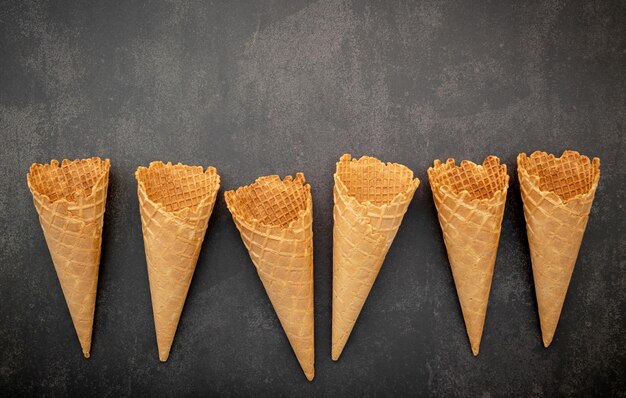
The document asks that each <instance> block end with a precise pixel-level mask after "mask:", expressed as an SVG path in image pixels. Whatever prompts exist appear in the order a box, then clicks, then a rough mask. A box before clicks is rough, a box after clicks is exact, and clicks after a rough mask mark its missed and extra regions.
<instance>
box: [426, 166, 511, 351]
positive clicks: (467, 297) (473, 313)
mask: <svg viewBox="0 0 626 398" xmlns="http://www.w3.org/2000/svg"><path fill="white" fill-rule="evenodd" d="M428 178H429V181H430V187H431V189H432V192H433V199H434V202H435V206H436V208H437V214H438V216H439V224H440V225H441V230H442V232H443V239H444V242H445V245H446V250H447V252H448V260H449V261H450V267H451V269H452V276H453V277H454V284H455V286H456V291H457V295H458V296H459V302H460V304H461V311H462V312H463V319H464V320H465V328H466V330H467V335H468V337H469V341H470V345H471V348H472V353H473V354H474V355H478V352H479V349H480V341H481V338H482V334H483V326H484V324H485V316H486V314H487V304H488V302H489V291H490V290H491V280H492V278H493V269H494V266H495V263H496V254H497V252H498V242H499V240H500V229H501V226H502V215H503V213H504V205H505V201H506V193H507V189H508V185H509V176H508V174H507V172H506V165H501V164H500V159H498V158H497V157H496V156H488V157H487V158H486V159H485V160H484V162H483V164H482V165H481V166H479V165H476V164H474V163H473V162H470V161H467V160H464V161H462V162H461V164H460V165H459V166H456V164H455V161H454V159H448V160H447V161H446V162H445V163H442V162H440V161H439V160H435V163H434V166H433V167H430V168H429V169H428Z"/></svg>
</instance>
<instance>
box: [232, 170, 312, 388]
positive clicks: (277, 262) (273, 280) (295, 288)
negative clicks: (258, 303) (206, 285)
mask: <svg viewBox="0 0 626 398" xmlns="http://www.w3.org/2000/svg"><path fill="white" fill-rule="evenodd" d="M225 197H226V204H227V205H228V209H229V210H230V212H231V214H232V216H233V220H234V222H235V225H236V226H237V229H238V230H239V232H240V233H241V239H242V240H243V243H244V245H245V246H246V248H247V249H248V252H249V253H250V258H251V259H252V262H253V263H254V265H255V267H256V270H257V272H258V274H259V277H260V279H261V281H262V282H263V286H264V287H265V290H266V292H267V295H268V296H269V298H270V301H271V302H272V305H273V307H274V310H275V311H276V314H277V315H278V319H279V320H280V323H281V325H282V327H283V329H284V331H285V334H286V335H287V338H288V339H289V342H290V344H291V347H292V348H293V351H294V353H295V354H296V357H297V358H298V362H299V363H300V366H301V367H302V370H303V371H304V374H305V375H306V377H307V379H308V380H313V377H314V375H315V367H314V363H315V347H314V333H313V332H314V331H313V230H312V221H313V202H312V199H311V187H310V185H308V184H305V179H304V175H303V174H302V173H298V174H296V178H295V179H294V178H292V177H291V176H288V177H285V179H284V180H282V181H281V179H280V178H279V177H278V176H275V175H274V176H266V177H260V178H258V179H257V180H256V182H255V183H254V184H252V185H248V186H245V187H240V188H239V189H237V190H236V191H228V192H226V193H225Z"/></svg>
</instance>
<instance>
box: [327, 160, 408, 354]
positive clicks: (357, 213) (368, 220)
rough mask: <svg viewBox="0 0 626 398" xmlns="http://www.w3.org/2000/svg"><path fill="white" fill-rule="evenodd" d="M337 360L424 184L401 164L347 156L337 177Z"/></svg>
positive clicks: (334, 336)
mask: <svg viewBox="0 0 626 398" xmlns="http://www.w3.org/2000/svg"><path fill="white" fill-rule="evenodd" d="M334 179H335V189H334V200H335V206H334V220H335V223H334V228H333V325H332V353H331V354H332V359H333V360H334V361H336V360H338V359H339V356H340V355H341V352H342V351H343V349H344V347H345V345H346V342H347V341H348V338H349V337H350V333H351V332H352V329H353V327H354V324H355V323H356V320H357V318H358V316H359V314H360V313H361V309H362V308H363V305H364V304H365V300H366V299H367V296H368V295H369V292H370V290H371V288H372V286H373V284H374V281H375V280H376V277H377V276H378V271H380V268H381V266H382V264H383V261H384V260H385V256H386V255H387V251H389V247H390V246H391V243H392V242H393V239H394V238H395V236H396V232H398V228H399V227H400V224H401V223H402V219H403V217H404V213H406V210H407V208H408V206H409V203H410V202H411V199H412V198H413V194H414V193H415V190H416V189H417V187H418V185H419V180H418V179H417V178H415V179H414V178H413V172H412V171H411V170H409V169H408V168H407V167H405V166H403V165H401V164H397V163H383V162H381V161H380V160H378V159H376V158H373V157H369V156H363V157H361V159H359V160H356V159H354V160H353V159H352V156H351V155H349V154H346V155H343V156H342V157H341V159H340V160H339V162H338V163H337V172H336V173H335V175H334Z"/></svg>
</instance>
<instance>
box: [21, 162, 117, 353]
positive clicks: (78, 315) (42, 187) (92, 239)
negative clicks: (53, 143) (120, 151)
mask: <svg viewBox="0 0 626 398" xmlns="http://www.w3.org/2000/svg"><path fill="white" fill-rule="evenodd" d="M109 168H110V162H109V159H105V160H101V159H100V158H97V157H94V158H90V159H80V160H78V159H77V160H74V161H69V160H67V159H64V160H63V162H62V163H61V166H60V167H59V162H58V161H57V160H52V161H51V162H50V164H43V165H42V164H37V163H36V164H33V165H32V166H31V167H30V171H29V173H28V175H27V177H26V179H27V182H28V187H29V188H30V191H31V193H32V194H33V201H34V203H35V208H36V209H37V213H39V222H40V223H41V228H42V229H43V233H44V236H45V238H46V242H47V244H48V249H49V250H50V255H51V257H52V262H53V263H54V268H55V269H56V272H57V276H58V277H59V282H60V283H61V288H62V289H63V295H64V296H65V301H66V302H67V306H68V308H69V310H70V315H71V316H72V322H73V323H74V328H75V329H76V334H77V335H78V340H79V341H80V345H81V347H82V350H83V355H84V356H85V358H89V355H90V351H91V334H92V330H93V317H94V309H95V305H96V290H97V287H98V268H99V265H100V248H101V245H102V224H103V216H104V210H105V207H106V198H107V189H108V185H109Z"/></svg>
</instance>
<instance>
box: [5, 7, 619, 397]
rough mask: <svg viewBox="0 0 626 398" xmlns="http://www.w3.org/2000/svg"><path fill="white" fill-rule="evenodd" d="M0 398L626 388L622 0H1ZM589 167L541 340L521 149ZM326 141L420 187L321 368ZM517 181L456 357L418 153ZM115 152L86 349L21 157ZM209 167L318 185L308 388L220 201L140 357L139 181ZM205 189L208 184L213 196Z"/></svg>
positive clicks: (454, 327) (231, 184) (458, 320)
mask: <svg viewBox="0 0 626 398" xmlns="http://www.w3.org/2000/svg"><path fill="white" fill-rule="evenodd" d="M0 39H1V42H0V134H1V137H2V140H1V142H2V145H1V148H0V155H1V159H2V166H1V167H0V224H1V225H2V232H1V233H0V395H4V396H13V395H21V394H24V395H26V394H28V395H30V394H37V395H77V396H91V395H102V396H124V395H139V396H143V395H151V396H192V395H200V394H203V395H207V394H208V395H217V394H220V395H254V396H265V395H270V396H310V395H320V396H330V395H335V396H351V395H354V396H361V395H382V396H404V395H409V396H421V395H438V396H474V397H476V396H480V397H498V396H555V395H566V396H568V395H599V396H626V380H625V376H624V369H626V348H625V347H626V325H625V323H626V316H625V315H624V311H625V310H626V293H625V292H626V273H625V271H626V270H625V268H626V238H625V233H626V231H625V215H624V213H625V212H624V204H623V203H624V200H625V189H624V186H623V185H622V184H623V183H624V181H625V179H626V173H625V171H624V168H623V167H624V165H623V163H624V150H625V149H626V148H625V139H624V130H625V129H626V96H625V93H626V3H624V2H623V1H619V0H616V1H604V0H599V1H591V2H580V3H577V2H568V1H562V0H560V1H552V0H549V1H537V2H500V1H491V2H482V1H481V2H478V1H471V2H470V1H461V0H450V1H424V2H420V3H416V4H413V3H405V2H391V1H389V2H370V1H366V2H363V1H353V2H350V1H343V0H322V1H318V2H309V1H291V0H280V1H269V2H261V1H259V2H257V1H248V2H219V1H214V2H205V1H183V0H177V1H150V2H138V1H132V2H130V1H99V2H80V1H76V2H73V3H69V2H65V1H30V0H15V1H2V2H1V3H0ZM537 149H542V150H547V151H551V152H558V153H560V152H561V151H562V150H564V149H577V150H579V151H581V152H583V153H585V154H587V155H591V156H599V157H600V158H601V159H602V177H601V181H600V186H599V189H598V192H597V195H596V202H595V204H594V207H593V210H592V214H591V219H590V222H589V226H588V228H587V233H586V235H585V239H584V242H583V245H582V248H581V251H580V255H579V258H578V263H577V265H576V269H575V271H574V276H573V279H572V282H571V285H570V290H569V293H568V297H567V300H566V302H565V308H564V310H563V313H562V316H561V322H560V325H559V327H558V330H557V335H556V338H555V341H554V343H553V345H552V346H551V347H550V348H549V349H544V348H543V347H542V345H541V338H540V331H539V325H538V316H537V310H536V301H535V298H534V291H533V284H532V275H531V268H530V258H529V253H528V245H527V241H526V232H525V229H524V220H523V214H522V208H521V203H520V202H521V199H520V196H519V188H518V185H517V177H516V176H515V166H514V162H515V157H516V155H517V153H518V152H521V151H526V152H531V151H533V150H537ZM344 152H350V153H352V154H353V155H355V156H360V155H362V154H369V155H374V156H378V157H380V158H382V159H384V160H388V161H395V162H401V163H404V164H406V165H408V166H409V167H410V168H412V169H413V170H414V171H415V172H416V174H417V176H418V177H419V178H420V179H421V180H422V185H421V186H420V188H419V189H418V191H417V193H416V195H415V199H414V201H413V203H412V205H411V207H410V208H409V211H408V213H407V215H406V217H405V220H404V223H403V225H402V228H401V230H400V232H399V234H398V236H397V238H396V240H395V243H394V245H393V246H392V248H391V251H390V252H389V255H388V257H387V260H386V262H385V264H384V266H383V268H382V271H381V273H380V275H379V278H378V281H377V282H376V284H375V286H374V289H373V291H372V293H371V295H370V297H369V300H368V301H367V303H366V305H365V308H364V309H363V312H362V314H361V317H360V319H359V320H358V323H357V325H356V328H355V330H354V332H353V334H352V336H351V338H350V341H349V342H348V345H347V347H346V349H345V351H344V354H343V356H342V357H341V359H340V361H339V362H338V363H333V362H332V361H331V360H330V309H331V307H330V304H331V303H330V299H331V280H332V275H331V259H332V173H333V171H334V164H335V162H336V161H337V160H338V158H339V156H340V155H341V154H342V153H344ZM488 154H496V155H499V156H500V157H501V159H502V160H503V161H504V162H506V163H507V164H508V165H509V170H510V173H511V175H512V179H511V185H512V188H511V189H510V191H509V198H508V201H507V207H506V211H505V215H504V224H503V232H502V239H501V243H500V250H499V255H498V260H497V263H496V269H495V275H494V280H493V288H492V293H491V299H490V304H489V309H488V314H487V320H486V325H485V330H484V336H483V342H482V346H481V353H480V356H479V357H478V358H473V357H472V355H471V352H470V348H469V344H468V341H467V336H466V334H465V330H464V325H463V319H462V316H461V312H460V308H459V304H458V301H457V297H456V293H455V290H454V284H453V281H452V277H451V273H450V270H449V266H448V262H447V258H446V254H445V249H444V245H443V241H442V237H441V232H440V229H439V225H438V223H437V218H436V214H435V209H434V205H433V202H432V198H431V194H430V187H429V185H428V183H427V181H426V169H427V167H428V166H429V165H431V164H432V161H433V160H434V159H436V158H440V159H445V158H447V157H455V158H457V159H471V160H475V161H481V160H482V159H483V158H484V157H485V156H486V155H488ZM94 155H99V156H103V157H109V158H110V159H111V161H112V168H111V185H110V194H109V201H108V205H107V212H106V215H105V231H104V242H103V248H102V250H103V255H102V263H101V273H100V285H99V291H98V302H97V307H96V318H95V328H94V340H93V348H92V358H91V359H89V360H85V359H83V358H82V355H81V352H80V348H79V344H78V341H77V339H76V336H75V333H74V330H73V327H72V324H71V321H70V317H69V314H68V311H67V309H66V305H65V302H64V299H63V295H62V293H61V289H60V286H59V283H58V280H57V277H56V275H55V272H54V268H53V266H52V263H51V260H50V256H49V254H48V251H47V248H46V245H45V241H44V238H43V234H42V232H41V228H40V226H39V224H38V221H37V216H36V213H35V210H34V207H33V205H32V200H31V196H30V193H29V191H28V188H27V186H26V172H27V170H28V167H29V165H30V164H31V163H32V162H46V161H48V160H50V159H52V158H59V159H61V158H64V157H67V158H76V157H85V156H94ZM151 160H165V161H167V160H172V161H180V162H184V163H188V164H202V165H214V166H216V167H217V168H218V170H219V173H220V174H221V176H222V187H223V190H226V189H232V188H235V187H237V186H240V185H243V184H247V183H250V182H251V181H253V180H254V178H255V177H257V176H260V175H265V174H274V173H276V174H280V175H285V174H292V173H295V172H296V171H304V172H305V174H306V176H307V178H308V180H309V181H310V183H311V185H312V187H313V195H314V196H313V197H314V214H315V221H314V232H315V304H316V307H315V320H316V327H315V331H316V343H317V344H316V355H317V373H316V378H315V380H314V382H312V383H308V382H307V381H306V380H305V378H304V376H303V374H302V372H301V370H300V368H299V366H298V364H297V362H296V359H295V357H294V355H293V353H292V351H291V348H290V346H289V344H288V342H287V339H286V337H285V335H284V333H283V331H282V329H281V328H280V325H279V323H278V320H277V318H276V316H275V314H274V312H273V310H272V307H271V305H270V303H269V300H268V299H267V296H266V294H265V292H264V290H263V287H262V285H261V283H260V282H259V279H258V277H257V275H256V273H255V270H254V268H253V265H252V263H251V262H250V260H249V257H248V255H247V252H246V250H245V248H244V246H243V244H242V242H241V239H240V238H239V236H238V233H237V230H236V229H235V226H234V224H233V222H232V220H231V217H230V214H229V213H228V211H227V209H226V206H225V204H224V200H223V196H222V195H220V197H219V200H218V203H217V205H216V209H215V212H214V214H213V217H212V219H211V223H210V226H209V229H208V232H207V237H206V240H205V243H204V247H203V250H202V253H201V256H200V260H199V263H198V268H197V271H196V275H195V278H194V281H193V283H192V286H191V290H190V292H189V297H188V299H187V305H186V307H185V310H184V313H183V317H182V320H181V323H180V327H179V329H178V334H177V336H176V340H175V342H174V346H173V349H172V353H171V356H170V359H169V361H168V362H167V363H164V364H162V363H159V362H158V358H157V350H156V341H155V336H154V326H153V321H152V310H151V306H150V295H149V288H148V279H147V273H146V267H145V260H144V251H143V244H142V237H141V224H140V218H139V211H138V204H137V196H136V182H135V179H134V176H133V172H134V170H135V168H136V167H137V166H139V165H147V164H148V163H149V162H150V161H151ZM223 190H222V191H223Z"/></svg>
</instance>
